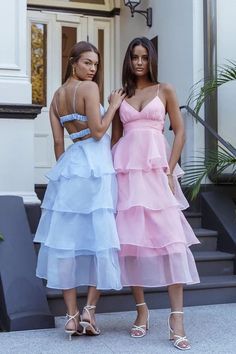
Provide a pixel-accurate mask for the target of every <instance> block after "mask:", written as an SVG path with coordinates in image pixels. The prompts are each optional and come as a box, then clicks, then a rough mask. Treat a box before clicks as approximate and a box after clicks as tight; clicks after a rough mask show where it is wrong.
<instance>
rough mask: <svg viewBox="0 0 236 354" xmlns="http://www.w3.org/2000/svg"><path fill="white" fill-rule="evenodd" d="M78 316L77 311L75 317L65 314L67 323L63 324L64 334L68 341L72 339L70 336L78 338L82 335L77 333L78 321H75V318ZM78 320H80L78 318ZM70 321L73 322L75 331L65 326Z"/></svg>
mask: <svg viewBox="0 0 236 354" xmlns="http://www.w3.org/2000/svg"><path fill="white" fill-rule="evenodd" d="M78 315H79V311H78V312H76V314H75V315H73V316H71V315H69V314H68V313H67V314H66V318H67V321H66V323H65V333H67V334H68V335H69V340H71V339H72V336H80V335H81V334H82V333H80V332H79V331H78V321H77V319H76V316H78ZM79 320H80V318H79ZM70 321H73V322H74V325H75V329H67V328H66V326H67V324H68V323H69V322H70Z"/></svg>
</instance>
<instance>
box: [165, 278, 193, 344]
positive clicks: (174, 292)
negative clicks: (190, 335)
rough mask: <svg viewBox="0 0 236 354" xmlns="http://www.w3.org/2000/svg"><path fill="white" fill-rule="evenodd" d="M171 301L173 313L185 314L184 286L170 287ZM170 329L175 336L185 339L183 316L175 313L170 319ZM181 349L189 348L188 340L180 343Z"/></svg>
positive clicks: (174, 285)
mask: <svg viewBox="0 0 236 354" xmlns="http://www.w3.org/2000/svg"><path fill="white" fill-rule="evenodd" d="M168 293H169V299H170V306H171V312H174V311H179V312H183V285H182V284H173V285H170V286H169V287H168ZM170 327H171V328H172V330H173V332H174V334H176V335H178V336H181V337H184V336H185V331H184V323H183V314H181V313H174V314H172V315H171V317H170ZM179 346H180V347H181V348H185V347H188V346H189V342H188V340H184V341H182V342H180V343H179Z"/></svg>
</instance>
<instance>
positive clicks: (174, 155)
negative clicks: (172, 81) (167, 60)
mask: <svg viewBox="0 0 236 354" xmlns="http://www.w3.org/2000/svg"><path fill="white" fill-rule="evenodd" d="M163 91H164V93H165V99H166V110H167V113H168V115H169V118H170V123H171V126H172V129H173V131H174V134H175V138H174V142H173V145H172V150H171V155H170V159H169V169H170V174H172V173H173V170H174V168H175V166H176V164H177V162H178V160H179V158H180V155H181V152H182V149H183V146H184V142H185V131H184V122H183V118H182V115H181V112H180V109H179V103H178V99H177V97H176V93H175V90H174V89H173V88H172V86H170V85H168V84H165V87H164V88H163Z"/></svg>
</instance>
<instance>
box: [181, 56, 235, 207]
mask: <svg viewBox="0 0 236 354" xmlns="http://www.w3.org/2000/svg"><path fill="white" fill-rule="evenodd" d="M234 80H236V61H230V60H228V64H225V65H221V66H218V67H217V76H216V78H214V79H212V80H208V79H206V78H205V79H202V80H200V81H198V82H197V83H196V84H195V85H194V86H193V88H192V91H191V93H190V96H189V98H188V102H187V104H188V105H190V104H193V106H194V109H193V110H194V111H195V113H196V114H199V111H200V109H201V107H202V105H203V103H204V102H205V101H206V99H207V98H208V97H210V96H211V94H212V93H214V92H216V90H217V88H218V87H220V86H221V85H223V84H226V83H227V82H230V81H234ZM231 146H232V145H231ZM227 168H230V173H231V174H232V178H231V182H233V183H236V157H235V156H234V155H233V154H231V152H229V151H228V150H227V149H226V148H222V147H218V151H205V152H204V154H202V156H198V157H195V158H194V159H193V160H192V161H188V162H187V163H186V164H185V166H184V169H185V173H186V174H185V176H184V177H183V179H182V181H183V183H184V184H186V185H187V186H189V187H190V197H191V199H192V200H193V199H195V198H196V196H197V194H198V193H199V190H200V186H201V183H202V181H204V180H205V179H206V178H207V177H208V176H211V179H212V177H213V180H214V181H215V183H217V179H218V177H219V176H220V175H221V174H222V173H223V172H224V171H225V170H226V169H227Z"/></svg>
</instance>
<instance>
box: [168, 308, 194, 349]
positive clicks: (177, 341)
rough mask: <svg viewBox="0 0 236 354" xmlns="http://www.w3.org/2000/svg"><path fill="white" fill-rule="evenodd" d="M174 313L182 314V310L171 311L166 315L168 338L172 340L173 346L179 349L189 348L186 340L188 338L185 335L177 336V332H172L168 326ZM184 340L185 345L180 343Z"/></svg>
mask: <svg viewBox="0 0 236 354" xmlns="http://www.w3.org/2000/svg"><path fill="white" fill-rule="evenodd" d="M174 313H179V314H183V312H182V311H172V312H171V313H170V314H169V316H168V320H167V324H168V329H169V339H170V340H172V341H173V345H174V347H176V348H178V349H180V350H189V349H191V345H190V344H189V342H188V339H187V337H186V336H179V335H178V334H175V333H174V330H173V329H172V328H171V326H170V317H171V315H172V314H174ZM183 342H185V343H186V345H185V346H181V345H180V344H181V343H183Z"/></svg>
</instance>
